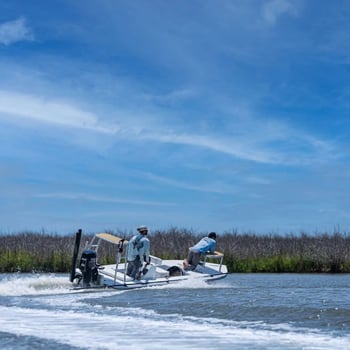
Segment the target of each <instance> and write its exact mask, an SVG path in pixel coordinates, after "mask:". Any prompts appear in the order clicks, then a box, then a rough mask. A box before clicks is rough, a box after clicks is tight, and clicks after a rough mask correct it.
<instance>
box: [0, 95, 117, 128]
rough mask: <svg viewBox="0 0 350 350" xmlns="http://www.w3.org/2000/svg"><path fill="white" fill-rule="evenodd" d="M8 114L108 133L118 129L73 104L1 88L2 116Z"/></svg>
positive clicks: (0, 110)
mask: <svg viewBox="0 0 350 350" xmlns="http://www.w3.org/2000/svg"><path fill="white" fill-rule="evenodd" d="M1 113H2V114H3V115H1ZM6 115H11V116H12V117H13V116H15V117H20V118H24V119H29V120H32V121H37V122H41V123H49V124H54V125H59V126H63V127H70V128H81V129H88V130H94V131H97V132H102V133H107V134H110V133H115V132H116V131H117V130H118V127H117V126H116V125H114V126H113V127H112V126H111V125H108V126H105V125H103V124H102V123H101V122H100V121H99V119H98V117H97V116H96V115H94V114H93V113H90V112H87V111H83V110H81V109H79V108H77V107H75V106H73V105H71V104H68V103H65V102H60V101H52V100H46V99H45V98H39V97H36V96H31V95H25V94H19V93H14V92H7V91H1V90H0V118H1V117H2V118H6Z"/></svg>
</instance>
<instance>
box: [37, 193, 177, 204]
mask: <svg viewBox="0 0 350 350" xmlns="http://www.w3.org/2000/svg"><path fill="white" fill-rule="evenodd" d="M33 197H36V198H53V199H65V200H80V201H92V202H104V203H122V204H132V205H152V206H165V205H166V206H173V205H175V203H171V202H156V201H145V200H135V199H127V198H117V197H106V196H98V195H90V194H87V193H62V192H57V193H55V192H52V193H38V194H35V195H33Z"/></svg>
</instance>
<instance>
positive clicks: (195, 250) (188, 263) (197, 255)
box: [183, 232, 216, 270]
mask: <svg viewBox="0 0 350 350" xmlns="http://www.w3.org/2000/svg"><path fill="white" fill-rule="evenodd" d="M215 247H216V233H215V232H210V233H209V234H208V237H204V238H202V239H201V240H200V241H199V242H198V243H197V244H195V245H194V246H193V247H191V248H190V250H189V252H188V257H187V259H185V260H184V261H183V266H184V269H185V270H194V269H195V268H196V267H197V265H198V264H199V262H200V259H201V256H202V255H205V254H215Z"/></svg>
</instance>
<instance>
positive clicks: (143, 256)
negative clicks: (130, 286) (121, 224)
mask: <svg viewBox="0 0 350 350" xmlns="http://www.w3.org/2000/svg"><path fill="white" fill-rule="evenodd" d="M137 231H138V234H137V235H135V236H134V237H132V238H131V240H130V241H129V243H128V248H127V261H128V267H127V270H126V274H127V275H128V276H130V277H132V278H134V279H135V278H137V279H139V278H140V270H141V266H142V264H143V262H145V263H146V264H147V265H148V264H149V263H150V256H149V255H150V242H149V239H148V238H147V233H148V228H147V227H146V226H144V225H142V226H140V227H138V228H137Z"/></svg>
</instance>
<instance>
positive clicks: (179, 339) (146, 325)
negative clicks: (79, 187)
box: [0, 274, 350, 350]
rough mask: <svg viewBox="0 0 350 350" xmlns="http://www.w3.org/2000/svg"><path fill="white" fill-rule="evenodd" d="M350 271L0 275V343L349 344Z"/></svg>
mask: <svg viewBox="0 0 350 350" xmlns="http://www.w3.org/2000/svg"><path fill="white" fill-rule="evenodd" d="M349 286H350V275H316V274H315V275H298V274H232V275H229V276H228V277H227V278H226V279H223V280H220V281H216V282H213V283H211V284H209V285H208V284H205V283H201V282H198V284H197V285H192V286H188V285H186V283H185V282H184V283H183V284H178V285H168V286H165V287H149V288H145V289H139V290H128V291H114V290H103V291H95V292H89V293H87V292H77V291H73V290H71V289H70V287H71V286H70V283H69V282H68V275H49V274H39V275H37V274H13V275H8V274H4V275H1V274H0V321H1V323H0V349H21V350H22V349H28V350H29V349H65V350H66V349H152V350H153V349H162V350H168V349H302V350H320V349H327V350H330V349H332V350H333V349H341V350H344V349H350V296H349Z"/></svg>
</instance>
